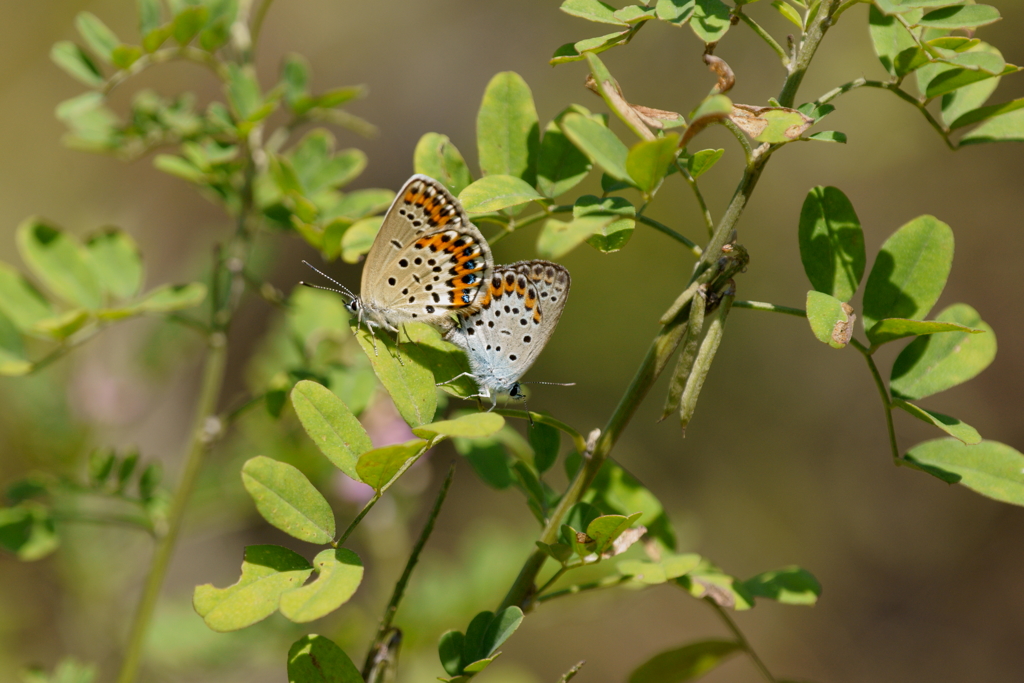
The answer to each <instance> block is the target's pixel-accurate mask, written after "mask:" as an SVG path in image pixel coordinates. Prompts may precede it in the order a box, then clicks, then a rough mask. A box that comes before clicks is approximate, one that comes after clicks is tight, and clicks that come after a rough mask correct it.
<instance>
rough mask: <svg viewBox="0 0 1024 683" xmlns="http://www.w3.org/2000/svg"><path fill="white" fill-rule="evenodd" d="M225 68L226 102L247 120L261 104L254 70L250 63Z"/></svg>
mask: <svg viewBox="0 0 1024 683" xmlns="http://www.w3.org/2000/svg"><path fill="white" fill-rule="evenodd" d="M180 16H181V15H179V17H180ZM177 23H178V20H177V19H175V24H176V25H177ZM179 42H180V41H179ZM185 42H188V41H185ZM227 69H228V71H227V73H228V80H227V84H226V86H225V88H226V91H227V98H228V103H230V104H231V108H232V109H233V110H234V112H235V114H236V115H237V116H238V118H240V119H242V120H243V121H244V120H247V119H248V118H249V117H250V116H253V115H254V114H255V113H256V112H257V111H259V109H260V107H261V106H262V105H263V94H262V92H261V91H260V84H259V81H258V80H257V79H256V70H255V69H254V68H253V67H252V66H250V65H246V66H239V65H237V64H234V63H228V65H227Z"/></svg>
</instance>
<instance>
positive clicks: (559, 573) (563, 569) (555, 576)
mask: <svg viewBox="0 0 1024 683" xmlns="http://www.w3.org/2000/svg"><path fill="white" fill-rule="evenodd" d="M567 571H569V567H566V566H565V565H564V564H563V565H562V566H561V567H559V568H558V571H556V572H555V573H554V574H552V575H551V578H550V579H548V580H547V581H545V582H544V585H543V586H541V587H540V588H538V589H537V595H538V596H540V595H543V594H544V591H546V590H547V589H548V588H551V586H553V585H554V584H555V581H558V580H559V579H560V578H562V575H564V574H565V573H566V572H567ZM537 600H538V601H539V600H540V598H539V597H538V598H537Z"/></svg>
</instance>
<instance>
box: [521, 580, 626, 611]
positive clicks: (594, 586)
mask: <svg viewBox="0 0 1024 683" xmlns="http://www.w3.org/2000/svg"><path fill="white" fill-rule="evenodd" d="M632 578H633V577H632V576H606V577H605V578H603V579H600V580H598V581H592V582H590V583H579V584H576V585H574V586H568V587H567V588H563V589H561V590H557V591H552V592H551V593H548V594H547V595H538V596H537V597H536V598H534V600H533V601H534V602H535V603H537V604H540V603H542V602H547V601H549V600H554V599H555V598H564V597H565V596H567V595H576V594H578V593H586V592H588V591H593V590H600V589H602V588H614V587H615V586H621V585H622V584H624V583H626V582H627V581H629V580H630V579H632Z"/></svg>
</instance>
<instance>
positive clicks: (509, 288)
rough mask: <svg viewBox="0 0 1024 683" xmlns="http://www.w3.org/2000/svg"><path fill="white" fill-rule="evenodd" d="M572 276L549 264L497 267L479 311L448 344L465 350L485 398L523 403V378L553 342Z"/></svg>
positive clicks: (469, 314)
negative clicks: (506, 397)
mask: <svg viewBox="0 0 1024 683" xmlns="http://www.w3.org/2000/svg"><path fill="white" fill-rule="evenodd" d="M569 284H570V278H569V271H568V270H566V269H565V268H563V267H562V266H560V265H558V264H556V263H551V262H549V261H520V262H518V263H513V264H511V265H507V266H498V267H496V268H495V270H494V273H493V275H492V276H491V278H490V280H489V281H488V282H487V288H486V290H485V291H483V292H481V294H480V297H479V299H478V301H477V302H476V303H477V307H476V310H474V311H466V312H461V313H460V314H459V319H458V324H457V325H456V326H454V327H452V328H451V329H450V330H448V331H447V332H446V333H445V340H446V341H449V342H451V343H453V344H455V345H456V346H458V347H460V348H462V350H463V351H465V352H466V357H467V358H468V360H469V366H470V372H469V373H468V374H469V375H470V376H472V377H473V379H474V380H476V383H477V386H479V388H480V393H479V394H478V395H477V396H478V397H480V398H490V399H491V404H492V405H491V407H492V408H493V407H494V405H496V404H497V397H498V396H499V395H500V394H508V395H509V396H510V397H511V398H522V397H523V394H522V387H521V385H520V382H519V378H520V377H522V376H523V373H525V372H526V371H527V370H528V369H529V368H530V366H531V365H533V362H534V361H535V360H536V359H537V356H538V355H539V354H540V351H541V349H543V348H544V345H545V344H546V343H547V341H548V339H549V338H550V337H551V333H552V332H553V331H554V329H555V325H557V324H558V319H559V318H560V317H561V315H562V310H563V308H564V307H565V300H566V297H567V296H568V294H569Z"/></svg>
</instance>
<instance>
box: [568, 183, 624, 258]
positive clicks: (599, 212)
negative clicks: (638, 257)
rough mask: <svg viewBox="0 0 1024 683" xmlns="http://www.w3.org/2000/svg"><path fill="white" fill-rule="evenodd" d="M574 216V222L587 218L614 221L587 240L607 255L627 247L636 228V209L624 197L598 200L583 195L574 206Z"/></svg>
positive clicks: (588, 195) (590, 195) (591, 196)
mask: <svg viewBox="0 0 1024 683" xmlns="http://www.w3.org/2000/svg"><path fill="white" fill-rule="evenodd" d="M572 215H573V219H574V220H578V219H582V218H584V217H586V216H601V217H605V218H613V219H614V220H612V221H611V222H608V223H605V224H604V225H602V226H601V228H600V229H599V230H598V231H597V232H595V233H594V234H593V235H592V236H590V237H588V238H587V244H589V245H590V246H592V247H594V248H595V249H597V250H598V251H601V252H604V253H606V254H607V253H611V252H615V251H619V250H620V249H622V248H623V247H624V246H626V243H627V242H629V238H630V237H632V236H633V229H634V228H635V227H636V208H635V207H634V206H633V205H632V204H630V203H629V201H627V200H626V199H625V198H623V197H605V198H604V199H598V198H597V197H595V196H594V195H592V194H587V195H583V196H582V197H580V198H579V199H577V200H576V203H575V204H573V207H572Z"/></svg>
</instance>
